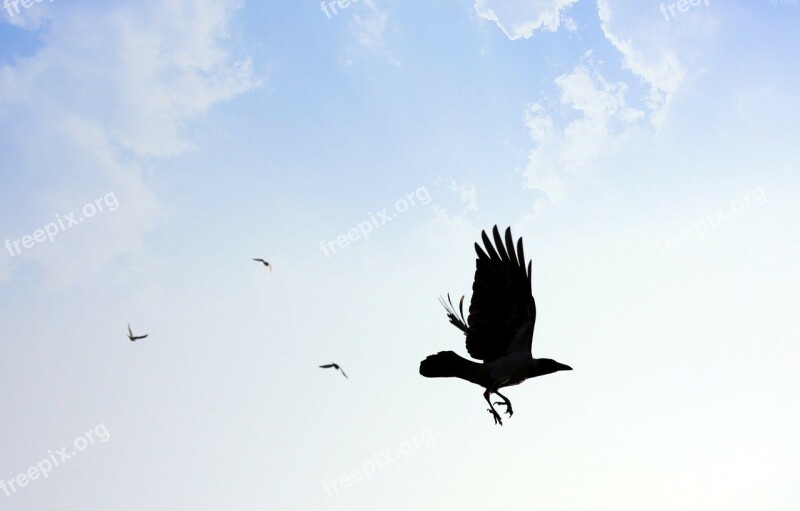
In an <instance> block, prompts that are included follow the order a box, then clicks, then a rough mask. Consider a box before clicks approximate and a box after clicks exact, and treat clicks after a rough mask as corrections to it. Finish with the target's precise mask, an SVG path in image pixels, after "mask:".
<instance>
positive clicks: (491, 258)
mask: <svg viewBox="0 0 800 511" xmlns="http://www.w3.org/2000/svg"><path fill="white" fill-rule="evenodd" d="M492 234H493V236H494V244H495V246H496V249H495V247H493V246H492V242H491V240H490V239H489V237H488V236H487V235H486V231H483V232H482V233H481V237H482V239H483V244H484V246H485V247H486V251H484V250H483V249H481V247H480V245H478V244H477V243H476V244H475V252H477V254H478V259H477V260H476V262H475V281H474V282H473V284H472V302H471V303H470V305H469V318H468V321H467V323H468V325H469V326H468V329H467V351H468V352H469V354H470V355H471V356H472V357H473V358H476V359H479V360H484V361H487V362H488V361H490V360H494V359H496V358H498V357H500V356H502V355H506V354H508V353H512V352H516V351H527V352H528V353H530V350H531V341H532V340H533V325H534V323H535V322H536V303H535V302H534V300H533V294H532V293H531V263H530V262H529V263H528V269H527V271H526V270H525V254H524V252H523V251H522V238H520V239H519V241H518V242H517V250H516V252H515V251H514V240H513V239H512V238H511V228H508V229H506V232H505V244H503V239H502V238H501V237H500V233H499V232H498V231H497V226H494V229H493V230H492Z"/></svg>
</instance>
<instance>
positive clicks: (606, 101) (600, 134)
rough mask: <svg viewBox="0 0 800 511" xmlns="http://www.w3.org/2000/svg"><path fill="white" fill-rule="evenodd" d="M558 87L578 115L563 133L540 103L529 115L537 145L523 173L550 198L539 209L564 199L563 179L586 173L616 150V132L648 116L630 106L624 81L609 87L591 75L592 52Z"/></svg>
mask: <svg viewBox="0 0 800 511" xmlns="http://www.w3.org/2000/svg"><path fill="white" fill-rule="evenodd" d="M555 84H556V86H557V87H558V89H559V92H560V96H559V100H560V104H561V105H562V106H563V107H566V108H568V109H570V110H571V111H573V112H577V113H579V117H578V118H577V119H575V120H573V121H572V122H569V123H568V124H566V126H564V127H563V129H559V127H557V126H556V122H555V121H554V119H553V117H552V116H550V115H548V113H546V112H545V108H544V106H543V105H542V104H541V103H535V104H532V105H530V106H529V107H528V108H527V110H526V112H525V124H526V126H527V127H528V128H529V129H530V134H531V139H532V140H533V142H534V144H535V147H534V149H533V150H532V151H531V152H530V154H529V156H528V165H527V167H526V169H525V171H524V173H523V176H524V178H525V184H526V186H527V187H528V188H531V189H534V190H537V191H540V192H542V193H543V194H545V196H546V198H547V200H546V201H539V202H538V205H537V208H540V207H541V206H542V205H543V204H544V203H547V202H559V201H561V200H563V199H564V198H565V196H566V184H565V180H568V179H569V178H571V177H572V176H574V175H577V174H580V173H582V172H586V171H588V170H589V169H590V168H591V165H592V163H593V162H594V161H595V160H596V158H598V157H599V156H600V155H602V154H603V153H604V152H605V151H607V150H608V149H610V148H612V147H614V145H615V143H616V135H617V134H618V133H620V132H622V131H624V130H625V129H626V128H627V127H628V126H631V125H633V124H635V123H637V122H638V121H639V120H641V119H642V118H643V117H644V112H642V111H640V110H636V109H634V108H631V107H629V106H627V104H626V101H625V95H626V93H627V90H628V88H627V86H626V85H625V84H624V83H623V82H618V83H608V82H607V81H606V80H605V79H604V78H603V77H602V76H601V75H600V74H599V73H598V72H593V71H592V63H591V61H590V59H589V57H588V54H587V56H586V57H585V58H584V59H583V61H582V62H581V63H580V64H579V65H578V66H576V67H575V69H573V70H572V71H571V72H570V73H567V74H563V75H561V76H559V77H558V78H556V79H555Z"/></svg>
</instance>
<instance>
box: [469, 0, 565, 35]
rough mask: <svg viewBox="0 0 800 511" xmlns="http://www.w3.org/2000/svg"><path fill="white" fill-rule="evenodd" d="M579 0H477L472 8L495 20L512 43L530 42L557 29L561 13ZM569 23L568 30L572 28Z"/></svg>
mask: <svg viewBox="0 0 800 511" xmlns="http://www.w3.org/2000/svg"><path fill="white" fill-rule="evenodd" d="M577 1H578V0H475V3H474V4H473V8H474V9H475V12H476V13H477V14H478V15H479V16H480V17H481V18H483V19H486V20H489V21H493V22H495V23H496V24H497V26H498V27H499V28H500V30H502V31H503V32H504V33H505V34H506V36H507V37H508V38H509V39H511V40H512V41H513V40H515V39H520V38H523V39H527V38H529V37H531V36H533V34H534V33H535V32H536V31H537V30H549V31H551V32H555V31H556V30H558V28H559V25H560V24H561V22H562V21H563V20H562V11H563V10H565V9H566V8H567V7H569V6H570V5H572V4H574V3H575V2H577ZM573 26H574V22H573V23H567V28H570V27H573Z"/></svg>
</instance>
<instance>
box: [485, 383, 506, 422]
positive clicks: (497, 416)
mask: <svg viewBox="0 0 800 511" xmlns="http://www.w3.org/2000/svg"><path fill="white" fill-rule="evenodd" d="M491 393H492V392H491V391H490V390H489V389H486V392H484V393H483V398H484V399H485V400H486V402H487V403H489V413H491V414H492V417H494V423H495V424H500V425H501V426H502V425H503V419H502V418H501V417H500V414H499V413H497V410H495V409H494V406H493V405H492V400H491V399H489V395H490V394H491Z"/></svg>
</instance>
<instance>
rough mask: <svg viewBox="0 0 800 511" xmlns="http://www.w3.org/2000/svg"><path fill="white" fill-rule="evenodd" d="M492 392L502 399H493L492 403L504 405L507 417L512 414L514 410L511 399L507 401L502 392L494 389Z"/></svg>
mask: <svg viewBox="0 0 800 511" xmlns="http://www.w3.org/2000/svg"><path fill="white" fill-rule="evenodd" d="M494 393H495V394H497V395H498V396H500V397H502V398H503V401H495V403H494V404H496V405H503V406H505V407H506V413H507V414H508V416H509V417H511V416H512V415H514V410H513V409H512V408H511V401H509V400H508V398H507V397H506V396H504V395H503V394H501V393H499V392H497V391H496V390H495V391H494Z"/></svg>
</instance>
